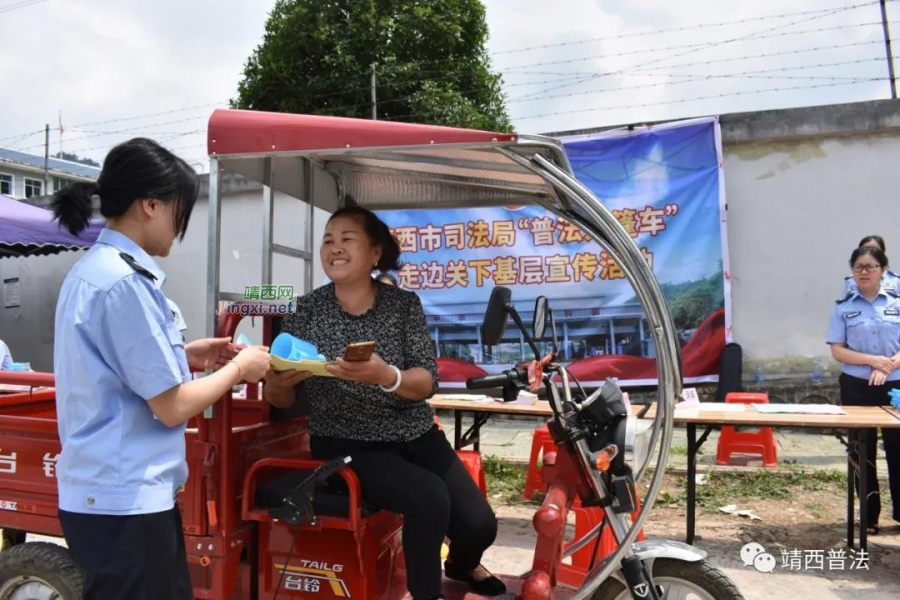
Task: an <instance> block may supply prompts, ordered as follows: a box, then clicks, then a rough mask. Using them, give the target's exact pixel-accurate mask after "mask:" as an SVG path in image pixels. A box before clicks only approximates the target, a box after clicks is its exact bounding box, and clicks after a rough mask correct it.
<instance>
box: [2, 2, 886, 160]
mask: <svg viewBox="0 0 900 600" xmlns="http://www.w3.org/2000/svg"><path fill="white" fill-rule="evenodd" d="M273 4H274V0H187V1H185V0H179V1H177V2H176V1H174V0H155V1H154V2H149V1H147V0H0V31H2V32H3V34H2V42H0V81H2V82H4V83H5V84H6V85H4V86H3V88H4V91H3V95H2V96H0V109H2V110H0V147H6V148H13V149H16V150H21V151H24V152H30V153H34V154H38V155H43V152H44V126H45V124H49V125H50V127H51V131H50V151H51V153H55V152H58V151H59V150H60V149H62V150H63V151H66V152H74V153H76V154H78V155H80V156H87V157H90V158H92V159H94V160H96V161H98V162H102V160H103V157H104V156H105V154H106V152H108V150H109V149H110V148H111V147H112V146H113V145H115V144H116V143H118V142H121V141H124V140H126V139H129V138H131V137H135V136H138V135H140V136H147V137H152V138H154V139H156V140H158V141H160V142H161V143H163V144H164V145H166V146H167V147H168V148H170V149H172V150H173V151H175V152H176V153H177V154H179V155H180V156H182V157H184V158H186V159H188V160H189V162H191V163H192V164H193V165H194V166H195V168H197V170H198V171H201V172H206V170H207V169H208V160H207V158H206V137H205V128H206V124H207V120H208V118H209V115H210V114H211V112H212V111H213V110H214V109H215V108H216V107H227V102H228V100H229V99H231V98H234V97H235V96H236V89H237V83H238V81H239V80H240V79H241V75H242V72H243V68H244V65H245V63H246V60H247V58H248V57H249V56H250V55H251V54H252V52H253V50H254V48H256V47H257V45H258V44H259V43H260V42H261V40H262V37H263V34H264V31H265V22H266V19H267V17H268V12H269V10H270V9H271V7H272V5H273ZM485 6H486V11H487V21H488V27H489V30H490V40H489V42H488V52H489V53H490V55H491V62H492V66H493V67H494V69H495V70H496V71H499V72H500V73H501V74H502V75H503V80H504V92H505V94H506V98H507V100H506V102H507V110H508V113H509V114H510V116H511V118H512V121H513V124H514V126H515V128H516V130H517V131H518V132H519V133H522V134H536V133H559V132H564V131H572V130H582V129H590V128H594V127H610V126H621V125H628V124H641V123H648V122H653V121H659V120H671V119H681V118H691V117H696V116H707V115H715V114H725V113H733V112H745V111H759V110H768V109H777V108H789V107H798V106H812V105H823V104H838V103H844V102H857V101H866V100H875V99H886V98H890V87H889V82H888V75H887V72H888V71H887V59H886V49H885V45H884V34H883V28H882V25H881V10H880V7H879V3H878V1H877V0H876V1H872V0H789V1H784V0H752V1H746V0H691V1H690V2H672V1H671V0H557V1H556V2H547V1H546V0H540V1H539V0H487V1H486V2H485ZM887 11H888V20H889V23H890V25H891V26H892V29H893V31H892V34H893V35H894V37H895V38H898V39H897V41H896V43H895V44H894V46H893V54H894V56H895V63H896V64H897V66H898V67H900V0H889V1H888V4H887ZM60 115H61V122H62V127H63V131H62V133H61V132H60V131H59V125H60Z"/></svg>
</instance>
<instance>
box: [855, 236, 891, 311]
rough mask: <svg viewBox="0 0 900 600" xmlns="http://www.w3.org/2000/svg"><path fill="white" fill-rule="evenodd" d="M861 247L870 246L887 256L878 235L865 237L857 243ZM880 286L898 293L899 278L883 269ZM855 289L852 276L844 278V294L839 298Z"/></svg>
mask: <svg viewBox="0 0 900 600" xmlns="http://www.w3.org/2000/svg"><path fill="white" fill-rule="evenodd" d="M863 246H872V247H874V248H878V249H879V250H881V251H882V252H884V253H885V254H887V248H886V247H885V245H884V238H883V237H881V236H880V235H867V236H866V237H864V238H863V239H861V240H860V241H859V247H860V248H862V247H863ZM881 284H882V285H883V286H884V287H885V288H886V289H888V290H894V291H895V292H900V276H898V275H897V274H896V273H893V272H891V271H889V270H888V269H887V268H885V269H884V270H883V272H882V274H881ZM856 289H857V286H856V278H855V277H854V276H853V275H848V276H847V277H844V293H842V294H841V297H842V298H843V297H844V296H846V295H847V294H849V293H850V292H855V291H856Z"/></svg>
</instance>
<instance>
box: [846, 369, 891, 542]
mask: <svg viewBox="0 0 900 600" xmlns="http://www.w3.org/2000/svg"><path fill="white" fill-rule="evenodd" d="M838 381H839V382H840V386H841V404H845V405H847V406H885V405H888V404H890V402H891V399H890V396H888V390H891V389H900V381H888V382H887V383H885V384H884V385H878V386H874V385H869V382H868V380H866V379H860V378H859V377H852V376H850V375H847V374H846V373H841V376H840V378H839V380H838ZM860 435H865V436H866V458H865V461H866V462H865V468H866V479H867V481H868V486H869V494H868V496H869V497H868V498H866V499H865V502H866V510H867V512H868V516H869V524H870V525H878V519H879V517H880V516H881V493H880V486H879V484H878V477H877V475H878V470H877V468H876V462H875V458H876V455H877V451H878V445H877V442H878V439H877V436H876V430H875V429H855V430H852V431H851V433H850V441H851V442H854V443H855V442H857V441H858V438H859V436H860ZM881 437H882V439H883V440H884V454H885V458H886V460H887V468H888V485H889V487H890V490H891V504H892V506H893V512H892V516H893V518H894V520H895V521H900V429H893V428H886V429H882V430H881ZM853 458H854V459H856V460H857V461H858V460H859V456H858V455H857V454H856V453H854V454H853ZM855 485H856V494H857V496H859V477H856V478H855ZM860 502H863V500H862V499H860Z"/></svg>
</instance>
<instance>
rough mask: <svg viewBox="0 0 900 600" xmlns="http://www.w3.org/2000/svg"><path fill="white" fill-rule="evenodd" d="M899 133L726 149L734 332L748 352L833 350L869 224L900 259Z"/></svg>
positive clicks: (772, 355) (774, 354) (762, 355)
mask: <svg viewBox="0 0 900 600" xmlns="http://www.w3.org/2000/svg"><path fill="white" fill-rule="evenodd" d="M898 165H900V133H897V132H894V133H893V134H884V133H879V134H872V135H860V136H852V137H839V138H816V139H802V140H801V139H798V140H792V141H760V142H747V143H735V144H729V145H728V146H726V149H725V181H726V194H727V201H728V239H729V243H728V246H729V253H730V258H731V261H730V262H731V284H732V310H733V313H732V314H733V317H732V321H733V335H734V339H735V341H737V342H739V343H740V344H741V345H743V346H744V349H745V354H746V355H747V357H748V358H749V359H769V360H771V359H777V358H781V357H804V356H814V355H830V352H829V350H828V348H827V346H826V345H825V341H824V340H825V332H826V329H827V327H828V320H829V317H830V315H831V311H832V308H833V307H834V301H835V300H836V299H837V298H838V297H839V296H840V294H841V291H842V289H843V278H844V277H845V276H846V275H849V274H850V267H849V264H848V261H849V259H850V253H851V252H852V251H853V249H854V248H855V247H856V245H857V243H858V242H859V240H860V239H861V238H862V237H864V236H865V235H868V234H880V235H882V236H883V237H884V238H885V241H886V244H887V250H888V257H889V259H890V257H891V256H892V255H893V256H894V257H895V263H898V264H900V197H898V190H900V169H898Z"/></svg>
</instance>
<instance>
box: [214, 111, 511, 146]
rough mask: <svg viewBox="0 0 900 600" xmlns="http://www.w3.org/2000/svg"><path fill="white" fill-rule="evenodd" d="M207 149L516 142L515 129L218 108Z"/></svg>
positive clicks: (215, 112)
mask: <svg viewBox="0 0 900 600" xmlns="http://www.w3.org/2000/svg"><path fill="white" fill-rule="evenodd" d="M207 136H208V137H207V149H208V151H209V154H210V155H213V154H215V155H218V156H222V155H235V154H258V153H268V154H271V153H273V152H279V153H280V152H305V151H312V150H337V149H345V148H371V147H384V146H420V145H428V144H478V143H490V142H515V141H516V138H517V136H516V134H506V133H495V132H491V131H478V130H475V129H457V128H454V127H439V126H436V125H419V124H415V123H398V122H393V121H374V120H367V119H349V118H344V117H325V116H318V115H294V114H287V113H273V112H261V111H252V110H226V109H217V110H215V111H214V112H213V114H212V116H210V118H209V127H208V133H207Z"/></svg>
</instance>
